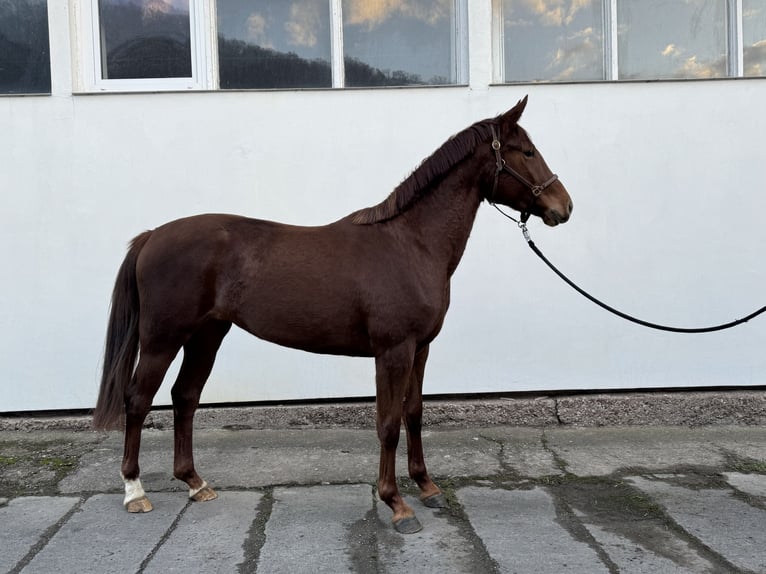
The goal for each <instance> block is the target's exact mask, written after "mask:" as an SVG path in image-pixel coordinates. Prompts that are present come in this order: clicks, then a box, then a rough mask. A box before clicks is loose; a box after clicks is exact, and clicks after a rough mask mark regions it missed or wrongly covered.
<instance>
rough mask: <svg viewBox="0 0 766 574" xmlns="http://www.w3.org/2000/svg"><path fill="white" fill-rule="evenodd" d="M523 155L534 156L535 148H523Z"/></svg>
mask: <svg viewBox="0 0 766 574" xmlns="http://www.w3.org/2000/svg"><path fill="white" fill-rule="evenodd" d="M524 155H525V156H527V157H534V156H535V149H534V148H530V149H525V150H524Z"/></svg>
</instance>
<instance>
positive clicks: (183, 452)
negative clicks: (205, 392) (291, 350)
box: [170, 322, 231, 502]
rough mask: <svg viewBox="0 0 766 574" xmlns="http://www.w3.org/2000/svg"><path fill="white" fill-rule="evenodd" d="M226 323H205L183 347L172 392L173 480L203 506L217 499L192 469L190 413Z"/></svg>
mask: <svg viewBox="0 0 766 574" xmlns="http://www.w3.org/2000/svg"><path fill="white" fill-rule="evenodd" d="M230 328H231V324H230V323H218V322H215V323H208V324H206V325H205V326H203V327H202V328H200V329H199V330H198V331H197V332H196V333H195V334H194V336H192V338H191V339H190V340H189V341H188V342H187V343H186V344H185V345H184V359H183V362H182V363H181V369H180V371H179V373H178V378H177V379H176V382H175V384H174V385H173V388H172V389H171V391H170V393H171V396H172V398H173V431H174V439H175V449H174V460H173V476H175V477H176V478H177V479H178V480H182V481H184V482H185V483H186V484H187V485H188V487H189V498H191V499H192V500H194V501H196V502H204V501H206V500H213V499H215V498H218V495H217V494H216V493H215V491H214V490H213V489H212V488H211V487H210V486H209V485H208V483H207V482H206V481H204V480H203V479H202V478H201V477H200V476H199V474H197V470H196V469H195V467H194V449H193V434H194V413H195V411H196V410H197V407H198V406H199V401H200V395H201V394H202V388H203V387H204V386H205V383H206V382H207V378H208V376H210V371H211V370H212V369H213V364H214V363H215V356H216V353H217V352H218V348H219V347H220V346H221V342H222V341H223V338H224V337H225V336H226V333H228V332H229V329H230Z"/></svg>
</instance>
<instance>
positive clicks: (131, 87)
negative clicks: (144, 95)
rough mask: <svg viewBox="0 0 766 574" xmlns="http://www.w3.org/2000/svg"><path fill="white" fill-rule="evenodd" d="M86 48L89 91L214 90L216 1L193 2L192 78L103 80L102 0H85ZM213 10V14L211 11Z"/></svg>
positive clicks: (83, 44)
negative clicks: (100, 9) (211, 66)
mask: <svg viewBox="0 0 766 574" xmlns="http://www.w3.org/2000/svg"><path fill="white" fill-rule="evenodd" d="M80 5H81V11H82V16H81V19H80V24H81V26H82V36H83V38H82V41H81V42H80V45H81V49H82V56H83V62H82V66H81V70H82V78H81V82H80V84H81V87H82V89H83V90H84V91H86V92H160V91H186V90H209V89H213V88H214V87H215V86H214V85H213V84H214V78H215V77H216V76H214V75H213V74H212V70H211V68H210V62H212V61H214V60H215V59H217V58H216V54H215V43H213V42H211V37H214V34H215V31H214V30H212V31H211V29H210V26H211V25H212V26H213V27H214V25H215V21H214V19H211V15H212V14H214V10H215V0H207V1H206V0H189V39H190V44H191V69H192V74H191V77H188V78H131V79H108V78H104V77H103V67H102V66H103V62H102V49H101V21H100V14H99V0H81V2H80ZM211 7H212V10H213V12H211Z"/></svg>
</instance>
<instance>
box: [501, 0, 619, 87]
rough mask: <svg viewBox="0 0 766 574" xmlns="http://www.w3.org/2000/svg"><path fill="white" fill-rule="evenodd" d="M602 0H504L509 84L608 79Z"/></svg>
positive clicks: (507, 77)
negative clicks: (605, 67)
mask: <svg viewBox="0 0 766 574" xmlns="http://www.w3.org/2000/svg"><path fill="white" fill-rule="evenodd" d="M603 18H604V16H603V2H602V0H547V1H543V0H503V41H504V46H503V50H504V52H503V61H504V67H505V70H504V71H505V81H506V82H528V81H536V80H548V81H586V80H603V79H604V77H605V76H604V50H603Z"/></svg>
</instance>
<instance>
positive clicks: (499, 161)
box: [489, 124, 559, 222]
mask: <svg viewBox="0 0 766 574" xmlns="http://www.w3.org/2000/svg"><path fill="white" fill-rule="evenodd" d="M490 129H491V130H492V149H493V150H494V151H495V179H494V181H493V182H492V194H491V195H490V196H489V202H490V203H491V204H492V205H495V192H496V191H497V179H498V177H500V173H501V172H503V171H506V172H508V173H509V174H511V175H512V176H513V177H515V178H516V179H517V180H518V181H519V182H520V183H522V184H523V185H524V186H525V187H527V189H529V191H531V192H532V195H533V196H534V197H535V198H537V197H538V196H539V195H540V194H541V193H542V192H543V191H545V189H546V188H547V187H548V186H549V185H551V184H552V183H553V182H554V181H556V180H557V179H558V178H559V176H557V175H556V174H555V173H554V174H553V175H551V177H549V178H548V179H547V180H546V181H545V182H544V183H542V184H540V185H535V184H534V183H532V182H530V181H529V180H528V179H527V178H525V177H524V176H523V175H521V174H520V173H519V172H518V171H516V170H515V169H513V168H512V167H510V166H509V165H508V164H507V163H505V160H504V159H503V158H502V156H501V155H500V148H501V147H502V145H501V144H500V140H499V139H497V132H496V131H495V125H494V124H491V125H490ZM532 203H534V200H532ZM530 205H532V204H530ZM529 216H530V212H529V211H525V212H523V213H522V214H521V221H523V222H524V221H527V220H528V219H529Z"/></svg>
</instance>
